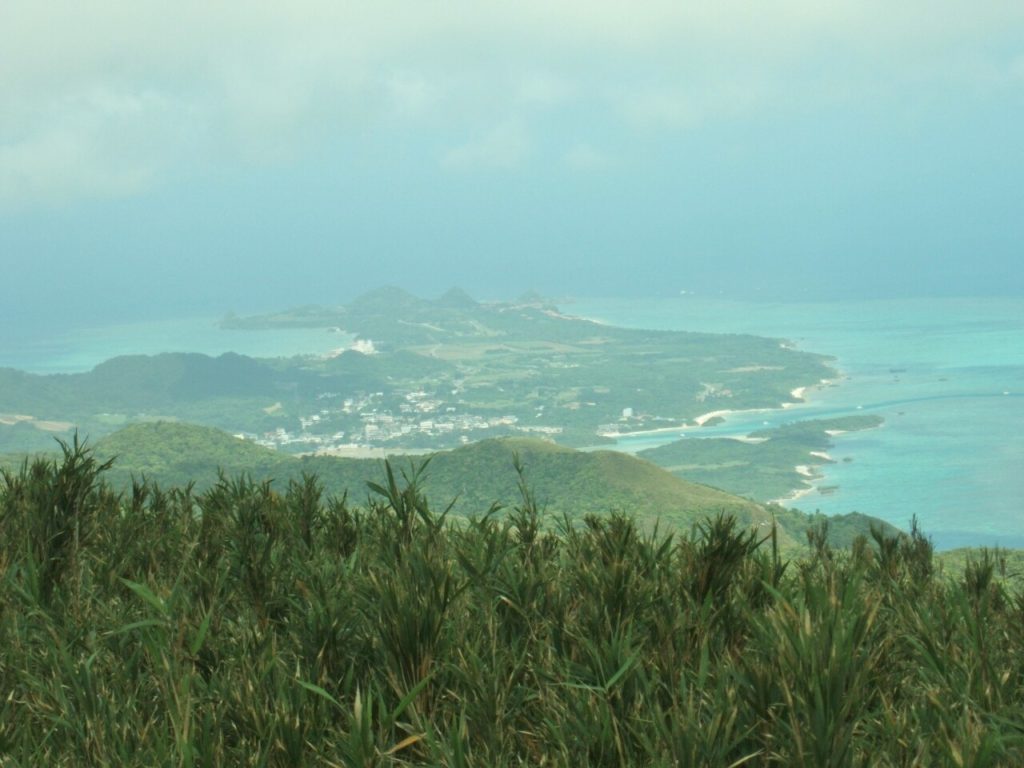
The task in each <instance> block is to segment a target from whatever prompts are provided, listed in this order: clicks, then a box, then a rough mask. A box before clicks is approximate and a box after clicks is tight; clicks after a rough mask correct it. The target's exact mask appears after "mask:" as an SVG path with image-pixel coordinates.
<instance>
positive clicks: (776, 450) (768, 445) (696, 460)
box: [638, 414, 883, 501]
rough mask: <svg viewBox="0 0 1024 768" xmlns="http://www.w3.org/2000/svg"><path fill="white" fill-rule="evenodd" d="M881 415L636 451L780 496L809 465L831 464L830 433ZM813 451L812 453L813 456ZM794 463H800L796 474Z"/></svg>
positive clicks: (676, 468) (801, 484)
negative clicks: (829, 451) (802, 469)
mask: <svg viewBox="0 0 1024 768" xmlns="http://www.w3.org/2000/svg"><path fill="white" fill-rule="evenodd" d="M882 422H883V419H882V417H881V416H875V415H867V414H865V415H855V416H842V417H839V418H834V419H809V420H805V421H797V422H794V423H792V424H786V425H784V426H781V427H776V428H773V429H763V430H758V431H756V432H753V433H751V434H750V436H749V438H750V441H749V442H748V441H744V440H734V439H730V438H698V439H692V438H687V439H684V440H677V441H675V442H673V443H669V444H668V445H663V446H659V447H657V448H650V449H648V450H645V451H641V452H640V453H639V454H638V455H639V456H642V457H643V458H645V459H647V460H648V461H653V462H654V463H655V464H657V465H658V466H660V467H664V468H665V469H667V470H668V471H670V472H672V473H673V474H674V475H677V476H678V477H681V478H684V479H686V480H692V481H693V482H698V483H706V484H707V485H712V486H714V487H716V488H722V489H723V490H726V491H729V492H730V493H735V494H737V495H739V496H745V497H747V498H751V499H755V500H757V501H771V500H773V499H783V498H785V497H786V496H788V495H790V494H791V493H792V492H793V491H794V490H795V489H800V488H808V487H810V484H809V483H808V482H807V477H808V474H807V473H810V472H812V471H813V470H812V468H813V467H815V466H817V465H820V464H826V463H831V461H832V460H831V459H829V458H827V451H828V450H829V449H830V448H831V447H832V445H833V443H832V439H831V435H830V434H829V433H830V432H840V431H841V432H854V431H858V430H863V429H872V428H874V427H878V426H880V425H881V424H882ZM816 454H817V455H816ZM797 467H804V468H805V473H804V474H801V472H800V471H798V469H797Z"/></svg>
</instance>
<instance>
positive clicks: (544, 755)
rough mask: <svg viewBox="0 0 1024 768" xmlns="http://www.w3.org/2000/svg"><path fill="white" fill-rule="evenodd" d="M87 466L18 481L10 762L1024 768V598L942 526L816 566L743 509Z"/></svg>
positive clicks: (10, 512) (825, 553)
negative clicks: (461, 511)
mask: <svg viewBox="0 0 1024 768" xmlns="http://www.w3.org/2000/svg"><path fill="white" fill-rule="evenodd" d="M108 469H109V463H108V462H107V461H103V460H101V459H100V458H97V456H96V455H94V454H93V453H92V452H91V451H90V450H89V449H87V448H85V447H83V446H81V445H79V444H78V443H77V441H76V442H73V443H71V444H66V445H64V446H63V449H62V452H61V455H60V456H59V457H57V458H54V459H50V458H45V457H41V458H38V459H35V460H28V461H25V462H24V463H23V464H22V465H20V467H16V468H14V469H6V470H4V471H3V474H2V480H0V648H3V649H4V650H3V653H2V654H0V690H2V691H4V692H5V693H4V696H3V697H2V698H0V764H2V765H17V766H30V765H31V766H35V765H53V766H81V765H123V766H154V765H166V766H171V765H175V766H193V765H200V766H214V765H252V766H263V765H270V766H284V765H324V766H371V765H380V766H385V765H450V766H470V765H487V766H503V765H509V766H511V765H557V766H581V765H591V766H602V765H607V766H621V765H651V766H665V765H680V766H689V765H709V766H730V765H731V766H738V765H751V766H760V765H781V766H815V767H817V766H856V765H876V766H909V765H936V766H944V765H961V766H962V765H970V766H986V765H993V766H995V765H1006V766H1010V765H1020V764H1022V762H1024V716H1022V714H1021V707H1020V702H1021V700H1022V698H1024V621H1022V618H1024V598H1022V596H1021V594H1020V593H1019V592H1018V591H1017V590H1016V589H1013V588H1010V587H1007V586H1006V582H1005V580H1004V578H1003V577H1004V576H1005V575H1006V574H1004V573H1002V572H1001V571H1002V568H1001V562H1000V559H999V557H998V555H997V554H993V553H988V552H982V553H980V554H978V555H977V556H975V557H972V558H970V559H968V560H967V562H966V563H965V565H964V567H963V569H962V570H961V571H960V572H958V573H951V572H949V571H946V572H942V571H941V569H940V568H938V567H937V562H936V560H935V558H934V556H933V553H932V550H931V545H930V543H929V541H928V540H927V538H926V537H924V536H923V535H922V534H921V533H920V532H919V531H917V530H916V528H913V529H912V530H911V532H910V533H909V534H907V535H893V536H890V535H888V534H887V533H885V532H884V531H882V530H880V529H875V530H874V531H873V532H872V534H871V535H870V536H868V537H861V538H859V539H858V540H857V541H856V542H855V543H854V544H853V546H852V547H850V548H846V549H836V548H833V547H832V546H830V545H829V544H828V541H827V538H826V536H825V534H824V531H823V530H821V529H812V530H811V532H810V534H809V536H808V546H807V547H806V549H805V551H804V552H803V553H802V554H801V555H799V556H798V557H793V558H787V557H785V556H784V555H782V554H781V553H780V551H779V549H778V547H777V540H776V537H775V535H774V531H773V530H769V531H768V532H767V533H758V532H754V531H752V530H749V529H746V528H744V527H743V526H742V525H740V524H739V523H737V521H736V519H735V518H734V517H732V516H730V515H728V514H726V513H720V514H717V515H712V516H711V517H708V518H707V519H705V520H704V521H703V522H702V523H701V524H700V525H699V526H698V527H697V529H696V530H694V531H693V532H692V533H689V534H681V533H679V532H678V531H669V530H659V529H657V528H653V529H652V528H649V527H646V526H641V525H638V524H637V523H636V522H635V521H634V520H633V519H632V518H631V517H630V516H629V515H628V514H622V513H614V514H610V515H607V516H597V515H586V516H584V517H583V518H582V519H579V520H570V519H568V518H562V519H555V520H547V519H545V516H544V515H543V513H542V511H541V509H540V508H539V506H538V504H537V503H536V501H535V499H534V497H533V494H532V493H531V489H530V485H529V482H528V477H524V476H523V474H522V473H520V475H519V477H520V480H521V483H520V488H519V491H520V493H519V500H518V502H517V503H515V504H513V505H511V506H510V507H508V508H506V509H495V508H488V509H480V510H479V511H478V512H477V513H476V514H474V515H471V516H469V517H464V518H463V517H454V516H451V515H450V514H448V513H447V512H446V511H445V510H444V509H443V508H438V507H435V506H432V505H431V504H430V503H429V502H428V501H427V499H426V498H425V497H424V495H423V494H422V492H421V490H420V487H419V484H420V480H421V478H420V477H419V476H418V474H417V473H416V472H411V473H407V476H406V477H402V475H401V473H397V474H396V472H395V470H394V468H393V467H392V466H391V465H390V464H384V465H382V467H381V474H380V476H379V477H377V478H376V482H374V481H373V480H372V479H371V482H370V484H369V485H368V486H367V488H368V491H369V492H370V496H369V497H368V498H367V500H366V501H365V503H360V504H358V505H356V504H353V503H350V500H349V499H348V498H346V497H345V496H340V497H339V496H335V495H332V494H325V493H324V491H323V486H322V484H321V481H320V480H319V479H318V478H317V477H315V476H313V475H310V474H306V475H304V476H301V477H299V478H297V479H294V478H293V479H291V480H290V481H289V482H288V484H287V487H285V488H280V489H275V487H273V486H272V484H271V483H270V482H269V481H267V482H258V481H254V480H251V479H248V478H247V477H245V476H238V477H228V476H222V477H221V478H219V479H218V480H217V481H216V482H215V483H213V484H212V485H210V486H209V487H208V488H206V489H205V490H197V489H196V488H194V487H192V486H190V485H184V486H175V487H167V488H163V487H159V486H157V485H154V484H152V483H151V482H149V481H144V480H141V479H140V480H136V482H135V483H134V484H132V486H131V487H130V488H128V489H126V490H123V491H120V490H117V489H116V488H115V487H114V486H111V485H109V484H108V483H107V482H106V480H105V475H106V474H107V470H108Z"/></svg>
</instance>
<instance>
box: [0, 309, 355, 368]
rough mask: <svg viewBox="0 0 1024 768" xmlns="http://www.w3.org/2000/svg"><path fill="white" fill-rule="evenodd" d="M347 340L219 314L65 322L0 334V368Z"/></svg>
mask: <svg viewBox="0 0 1024 768" xmlns="http://www.w3.org/2000/svg"><path fill="white" fill-rule="evenodd" d="M351 341H352V337H351V336H350V335H348V334H344V333H338V332H332V331H328V330H327V329H325V328H314V329H310V328H297V329H291V328H289V329H274V330H266V331H240V330H230V329H224V328H221V326H220V318H216V317H207V316H199V317H184V318H170V319H161V320H153V321H148V322H140V323H123V324H118V325H97V326H91V327H81V328H75V327H69V328H68V329H67V330H65V331H61V332H53V331H45V332H36V333H32V331H31V330H30V329H24V330H22V331H19V332H18V333H12V334H10V336H9V337H8V336H6V335H5V337H4V338H3V343H2V344H0V368H18V369H20V370H23V371H28V372H30V373H81V372H83V371H88V370H91V369H92V368H93V367H94V366H95V365H97V364H98V363H102V362H103V361H104V360H109V359H110V358H112V357H117V356H119V355H158V354H161V353H163V352H199V353H201V354H204V355H211V356H214V357H216V356H217V355H221V354H224V353H226V352H236V353H238V354H240V355H248V356H250V357H292V356H294V355H325V354H327V353H329V352H331V351H333V350H335V349H337V348H339V347H346V346H348V345H349V344H350V343H351Z"/></svg>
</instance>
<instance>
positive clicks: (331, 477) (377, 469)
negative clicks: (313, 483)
mask: <svg viewBox="0 0 1024 768" xmlns="http://www.w3.org/2000/svg"><path fill="white" fill-rule="evenodd" d="M96 453H97V456H99V457H100V458H102V459H108V458H113V459H115V463H114V466H113V468H112V469H111V470H110V473H109V475H108V477H109V479H110V480H111V481H112V482H113V483H114V484H115V485H118V486H125V485H127V484H128V483H130V481H131V479H132V478H133V477H135V478H139V477H142V476H145V477H146V478H148V479H150V480H154V481H156V482H158V483H160V484H161V485H164V486H168V485H184V484H186V483H189V482H195V484H196V486H197V488H199V489H203V488H206V487H209V486H210V485H212V484H213V483H214V482H215V481H216V479H217V474H218V470H223V471H224V472H225V473H226V474H228V475H238V474H242V473H245V474H248V475H250V476H251V477H253V478H254V479H271V480H273V481H274V483H275V486H276V487H281V488H283V487H285V486H286V485H287V482H288V481H289V480H297V479H299V478H301V476H302V474H303V473H312V474H315V475H316V476H317V477H318V478H319V479H320V481H321V482H322V483H323V485H324V487H325V490H326V491H328V492H329V493H333V494H337V495H340V494H343V493H347V494H348V495H349V497H350V498H351V499H352V500H353V501H356V502H359V501H362V500H365V498H366V496H367V494H368V488H367V485H366V483H367V481H374V482H380V481H381V480H382V479H383V477H384V473H385V470H384V462H383V461H382V460H380V459H352V458H339V457H334V456H304V457H294V456H289V455H287V454H282V453H278V452H276V451H272V450H270V449H267V448H262V447H260V446H257V445H254V444H252V443H249V442H246V441H244V440H239V439H237V438H235V437H232V436H231V435H228V434H226V433H224V432H221V431H219V430H216V429H212V428H209V427H199V426H194V425H188V424H179V423H170V422H154V423H146V424H134V425H131V426H129V427H126V428H124V429H122V430H120V431H118V432H116V433H114V434H112V435H109V436H107V437H105V438H103V439H102V440H100V441H99V442H98V443H97V444H96ZM517 457H518V460H519V462H520V463H521V465H522V467H523V469H524V475H525V478H526V481H527V484H528V486H529V487H530V489H531V490H532V492H533V495H534V498H535V499H536V501H537V503H538V504H539V505H540V506H541V507H542V508H543V509H544V510H545V511H546V512H547V514H548V515H549V516H552V517H560V516H562V515H567V516H569V517H570V518H573V519H579V518H582V517H583V516H584V515H588V514H597V515H606V514H608V513H611V512H628V513H629V514H630V515H632V516H634V517H635V518H637V519H638V520H639V521H642V522H643V523H645V524H647V525H653V524H654V522H655V521H656V520H660V521H661V525H662V527H663V528H664V527H666V526H667V527H669V528H672V529H678V530H689V529H690V528H691V527H692V526H693V525H694V524H695V523H697V522H699V521H700V520H702V519H704V518H705V517H707V516H708V515H711V514H714V513H715V512H718V511H725V512H729V513H732V514H734V515H735V516H736V517H737V519H738V520H740V521H741V522H742V523H743V524H744V525H755V526H759V527H761V528H763V529H765V530H767V528H768V526H769V525H770V524H771V520H772V516H773V514H774V516H775V518H776V519H777V520H778V522H779V527H780V543H781V544H782V545H783V546H784V547H786V548H792V547H796V546H800V545H802V544H803V543H804V542H805V534H804V532H805V531H806V529H807V528H808V527H809V526H811V525H812V524H815V523H816V521H817V518H815V517H813V516H809V515H805V514H803V513H801V512H798V511H795V510H784V509H782V508H779V507H771V508H769V507H765V506H763V505H760V504H756V503H754V502H752V501H749V500H747V499H742V498H739V497H737V496H734V495H732V494H729V493H726V492H724V491H720V490H718V489H716V488H711V487H709V486H706V485H701V484H698V483H692V482H688V481H685V480H683V479H681V478H678V477H675V476H673V475H672V474H670V473H669V472H666V471H665V470H663V469H661V468H659V467H657V466H656V465H654V464H652V463H650V462H648V461H645V460H642V459H638V458H635V457H633V456H629V455H627V454H622V453H617V452H613V451H594V452H581V451H576V450H573V449H570V448H565V447H562V446H558V445H554V444H552V443H548V442H544V441H541V440H535V439H526V438H506V439H494V440H484V441H481V442H479V443H473V444H471V445H467V446H464V447H461V448H458V449H455V450H452V451H445V452H439V453H434V454H427V455H423V456H395V457H392V459H391V463H392V466H393V467H394V468H395V470H396V471H398V472H402V471H404V472H405V474H406V475H409V476H411V475H412V474H413V473H415V471H416V470H417V468H419V467H421V466H422V465H423V463H424V462H425V461H427V459H428V458H429V463H428V465H427V468H426V470H425V472H424V473H423V477H422V486H423V489H424V491H425V493H426V495H427V498H428V499H429V501H430V503H431V505H432V506H433V507H434V508H435V509H443V508H445V507H447V506H448V505H449V504H452V503H453V501H454V504H453V506H452V512H453V513H454V514H457V515H467V516H468V515H472V514H482V513H483V512H485V511H486V510H487V509H489V508H490V507H491V505H492V504H494V503H498V504H500V505H502V506H505V507H508V506H512V505H515V504H517V503H518V502H519V501H520V491H519V486H518V480H519V479H518V476H517V474H516V471H515V469H514V466H513V464H514V461H515V460H516V458H517ZM871 523H875V524H878V525H882V526H884V527H886V529H887V531H888V532H889V533H890V534H892V533H893V529H892V528H891V527H890V526H887V525H886V524H884V523H882V522H881V521H878V520H875V519H874V518H868V517H865V516H842V517H837V518H832V519H831V521H830V530H831V532H832V533H833V534H834V537H833V540H834V541H835V542H836V543H837V544H845V543H849V541H850V540H852V538H853V537H854V536H856V535H857V534H858V533H864V534H866V533H867V532H868V530H869V526H870V524H871Z"/></svg>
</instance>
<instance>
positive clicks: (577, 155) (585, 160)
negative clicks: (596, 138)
mask: <svg viewBox="0 0 1024 768" xmlns="http://www.w3.org/2000/svg"><path fill="white" fill-rule="evenodd" d="M562 161H563V162H564V163H565V165H567V166H568V167H569V168H571V169H573V170H574V171H599V170H601V169H603V168H607V167H608V166H610V165H611V164H612V161H611V158H609V157H608V156H607V155H606V154H604V153H603V152H601V151H599V150H597V149H595V148H594V147H592V146H591V145H590V144H588V143H586V142H578V143H576V144H573V145H572V146H571V147H570V148H569V150H568V151H567V152H566V153H565V155H564V156H563V158H562Z"/></svg>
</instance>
